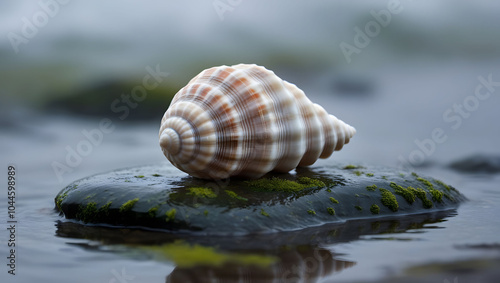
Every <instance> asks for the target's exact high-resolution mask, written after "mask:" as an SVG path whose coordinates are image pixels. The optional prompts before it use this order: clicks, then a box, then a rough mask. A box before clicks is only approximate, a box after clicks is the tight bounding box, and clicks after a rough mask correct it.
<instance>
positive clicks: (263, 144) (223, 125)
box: [160, 64, 356, 179]
mask: <svg viewBox="0 0 500 283" xmlns="http://www.w3.org/2000/svg"><path fill="white" fill-rule="evenodd" d="M355 133H356V130H355V129H354V128H353V127H351V126H349V125H347V124H346V123H344V122H343V121H341V120H339V119H337V118H336V117H335V116H333V115H329V114H328V113H327V112H326V111H325V110H324V109H323V108H322V107H321V106H319V105H318V104H315V103H312V102H311V101H310V100H309V99H308V98H307V97H306V95H305V94H304V92H303V91H302V90H300V89H299V88H298V87H296V86H295V85H293V84H291V83H288V82H286V81H284V80H282V79H280V78H279V77H278V76H276V75H275V74H274V73H273V72H272V71H270V70H267V69H266V68H264V67H260V66H257V65H253V64H252V65H247V64H239V65H234V66H230V67H228V66H220V67H213V68H210V69H206V70H204V71H202V72H201V73H200V74H198V75H197V76H196V77H194V78H193V79H191V81H190V82H189V83H188V84H187V85H186V86H185V87H183V88H182V89H181V90H179V92H177V94H176V95H175V96H174V98H173V100H172V102H171V104H170V107H169V108H168V109H167V111H166V112H165V115H164V116H163V118H162V120H161V128H160V146H161V148H162V151H163V154H165V156H166V157H167V158H168V160H170V162H172V164H173V165H175V166H176V167H177V168H179V169H180V170H182V171H184V172H186V173H188V174H190V175H192V176H194V177H198V178H202V179H225V178H229V177H231V176H238V177H247V178H259V177H261V176H263V175H264V174H266V173H268V172H270V171H278V172H288V171H290V170H292V169H294V168H296V167H297V166H307V165H311V164H313V163H314V162H316V160H317V159H318V158H327V157H329V156H330V155H331V154H332V153H333V151H334V150H340V149H341V148H342V146H343V145H344V144H346V143H348V142H349V139H350V138H351V137H352V136H353V135H354V134H355Z"/></svg>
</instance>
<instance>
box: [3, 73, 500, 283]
mask: <svg viewBox="0 0 500 283" xmlns="http://www.w3.org/2000/svg"><path fill="white" fill-rule="evenodd" d="M490 64H491V63H485V64H484V65H482V66H477V70H478V71H477V72H475V70H474V68H468V69H467V70H466V71H463V72H457V76H458V77H464V78H466V77H471V78H469V80H468V81H467V82H466V83H464V84H465V85H466V86H462V87H461V86H457V85H448V86H447V85H446V83H445V82H443V86H440V88H442V90H443V92H449V91H453V90H452V89H462V93H464V95H465V94H467V93H470V92H471V91H473V86H474V80H475V75H474V74H477V73H479V74H484V73H487V71H485V70H488V69H489V68H490V66H491V65H490ZM451 69H455V70H456V66H453V65H450V66H445V67H443V69H442V70H435V72H436V73H439V72H444V71H449V70H451ZM479 70H480V71H479ZM414 72H416V71H414ZM425 75H428V76H429V77H432V74H425V70H422V72H421V73H418V72H417V73H416V74H415V73H414V74H411V75H410V74H404V73H403V74H402V73H401V72H399V73H397V74H396V73H394V72H392V73H391V70H390V69H387V70H385V71H384V72H381V74H379V75H378V76H380V77H392V78H394V77H397V76H399V78H398V80H397V82H396V83H393V84H389V83H380V84H381V85H382V87H379V88H377V94H374V95H376V96H374V97H372V98H367V99H368V100H369V101H370V103H368V102H367V101H366V100H367V99H361V100H360V99H353V98H342V97H336V98H335V101H336V103H335V104H329V103H328V101H329V100H330V98H329V96H328V94H327V89H328V87H327V86H326V84H318V83H316V84H315V86H316V89H317V92H316V94H315V95H310V96H311V99H312V100H313V101H316V102H320V103H322V104H323V105H326V106H325V107H326V108H328V110H329V111H330V112H335V114H336V115H337V116H338V117H341V118H342V119H343V120H345V121H347V122H349V123H352V124H354V125H355V126H356V127H357V130H358V134H357V135H356V136H355V137H354V139H353V140H352V142H351V143H350V144H348V145H347V146H345V147H344V149H343V150H342V151H341V152H338V153H336V154H334V156H333V157H332V158H330V159H328V160H325V161H320V162H322V163H325V162H326V163H335V162H350V163H366V164H384V165H390V166H393V167H398V166H399V165H400V164H399V163H400V162H399V160H398V155H403V156H404V155H408V154H409V153H410V152H412V151H413V150H415V148H417V147H416V145H415V144H414V143H413V140H414V139H424V138H427V137H429V133H430V131H432V129H433V128H434V127H442V128H443V129H445V127H446V126H447V125H446V123H443V122H439V121H442V120H440V118H439V114H440V113H442V112H443V109H446V108H447V107H449V105H450V104H451V103H453V101H454V99H455V101H456V99H457V98H456V97H454V98H448V99H447V98H446V97H440V98H439V99H437V98H435V99H434V100H433V94H432V91H431V90H433V89H435V88H436V85H432V84H430V87H428V89H427V91H425V89H424V88H423V87H421V88H420V92H421V94H420V95H421V96H420V97H419V98H418V99H416V100H414V101H412V102H411V104H407V103H408V102H407V101H406V100H402V99H401V100H398V99H397V97H398V93H400V92H399V88H403V87H404V88H405V89H407V90H408V89H409V90H410V92H411V86H409V84H410V83H409V82H411V80H410V79H411V78H414V77H415V76H417V77H420V78H421V79H420V80H422V77H425ZM322 87H323V88H322ZM303 88H308V86H307V85H306V86H304V87H303ZM412 95H413V96H412ZM415 95H416V94H411V93H410V94H408V95H406V96H405V97H406V98H408V99H411V97H414V96H415ZM424 95H425V97H424ZM459 99H460V100H461V99H462V98H459ZM420 100H422V101H429V100H433V101H434V103H432V104H429V106H427V108H426V110H425V113H423V112H422V110H421V109H420V106H419V105H420V103H423V102H419V101H420ZM409 105H412V106H411V107H410V106H409ZM497 105H498V97H492V98H491V99H490V101H489V102H488V103H487V104H486V103H483V104H481V105H480V107H481V108H480V109H481V110H480V111H477V112H474V117H471V118H470V119H468V120H467V121H466V123H465V122H464V125H463V127H461V128H460V129H457V130H451V129H450V128H446V130H447V131H448V133H449V139H448V141H447V142H445V143H443V144H440V145H439V146H438V147H436V149H435V153H434V154H432V155H430V156H428V157H426V162H425V163H424V165H426V166H420V167H415V168H413V170H414V171H416V172H418V173H421V174H423V175H429V176H432V177H435V178H438V179H442V180H444V181H445V182H447V183H450V184H452V185H453V186H455V187H456V188H457V189H458V190H460V191H461V192H462V193H463V194H465V196H466V197H467V198H468V199H469V201H467V202H465V203H464V204H462V205H461V206H460V207H459V208H458V209H457V210H456V211H451V212H449V213H446V214H439V215H423V216H419V217H416V216H409V217H402V218H399V219H397V218H396V219H374V220H373V221H365V222H359V221H358V222H356V221H353V222H348V223H346V224H345V225H340V226H339V225H337V226H335V225H333V226H324V227H320V228H315V229H313V230H310V229H308V230H305V231H299V232H296V233H289V234H278V235H274V236H272V237H265V238H264V239H259V238H255V239H235V238H231V239H223V240H221V239H218V240H217V241H215V242H214V241H211V240H209V239H185V241H186V242H187V243H192V244H195V243H197V244H200V245H203V246H212V245H215V246H216V251H218V252H221V253H229V254H246V253H254V254H255V253H256V254H259V255H266V256H271V257H275V258H277V259H278V261H277V263H275V265H272V266H271V267H267V269H266V268H264V269H262V268H260V267H255V266H248V265H244V264H240V265H238V263H231V262H226V263H224V264H223V265H222V266H217V267H207V266H205V267H186V266H182V265H181V266H178V265H177V266H176V260H172V258H171V257H169V254H168V253H167V255H165V254H161V253H155V252H153V253H151V252H145V251H144V246H151V245H156V246H157V245H162V244H168V243H172V241H175V240H176V239H178V237H177V236H172V235H167V234H164V233H157V232H145V231H139V230H135V229H117V228H105V227H95V226H86V225H82V224H80V223H76V222H71V221H67V220H65V219H64V218H63V217H61V216H59V215H58V214H57V213H56V212H55V211H54V210H53V207H54V201H53V198H54V197H55V195H56V194H57V193H58V192H59V190H60V189H62V188H63V187H64V186H66V185H67V184H69V183H70V182H72V181H74V180H76V179H79V178H83V177H85V176H88V175H91V174H97V173H101V172H105V171H110V170H113V169H118V168H123V167H131V166H138V165H144V164H151V163H156V162H161V161H164V157H163V156H162V154H161V152H160V150H159V148H158V145H157V130H158V123H132V122H128V123H115V124H114V125H115V126H116V127H115V129H114V131H113V132H112V133H109V134H106V135H104V137H103V141H102V143H100V144H99V145H97V146H94V147H93V149H92V151H91V152H90V153H89V154H88V156H83V157H82V161H81V164H79V165H78V166H76V167H74V168H72V169H73V171H72V172H70V173H65V174H63V176H62V180H61V181H59V179H58V178H57V176H56V174H55V173H54V171H53V169H52V167H51V164H52V162H53V161H57V162H61V163H64V162H65V157H66V155H67V149H65V147H66V146H70V147H72V148H75V147H76V146H77V145H78V144H79V142H81V141H82V140H83V139H84V136H83V135H82V133H81V131H82V130H83V129H88V130H90V129H93V128H95V127H96V125H98V123H99V121H100V120H99V119H81V118H71V117H67V116H54V115H42V114H36V113H32V112H27V113H24V114H23V115H20V116H19V117H18V119H16V120H10V124H4V126H3V128H2V136H1V142H2V147H1V148H0V151H1V156H2V163H3V164H2V166H3V168H4V173H2V174H3V179H4V180H6V174H7V169H6V168H7V164H13V165H14V166H15V167H16V176H17V178H18V183H17V193H18V194H17V199H16V219H17V220H18V223H17V224H16V225H17V226H16V243H17V244H18V246H17V250H16V251H17V254H16V256H17V258H16V259H17V260H16V276H11V275H9V274H7V269H6V267H5V265H4V267H3V271H2V273H1V275H0V276H1V278H2V282H6V281H4V280H5V279H8V280H9V281H7V282H28V281H35V280H36V281H39V282H61V281H67V280H71V281H72V282H164V281H165V280H167V281H168V282H206V280H207V279H215V278H218V279H220V280H223V279H228V280H229V282H232V281H231V280H233V281H235V282H236V281H237V280H238V279H241V278H246V280H251V279H252V280H254V281H257V282H265V281H266V280H268V281H269V282H271V281H272V280H275V281H274V282H280V280H282V279H283V280H284V279H286V280H288V281H286V280H285V281H281V282H295V281H293V280H295V279H297V278H300V279H301V280H304V282H323V281H326V282H329V281H335V282H338V281H340V282H354V281H363V282H366V281H385V280H395V281H398V280H403V279H404V280H409V281H411V280H417V281H418V280H423V279H422V278H426V279H429V278H431V279H432V280H434V281H435V282H446V281H445V280H449V282H452V280H453V279H454V278H458V282H468V281H470V282H472V281H474V280H477V278H480V279H481V280H483V282H492V280H493V279H492V278H495V276H498V271H495V270H498V268H497V267H498V258H499V257H500V249H499V248H498V244H499V242H500V239H499V237H498V235H500V218H498V215H499V214H500V188H499V184H500V175H499V174H479V173H469V174H466V173H461V172H460V173H459V172H456V171H453V170H451V169H449V168H448V167H447V166H446V165H447V164H448V162H449V161H451V160H456V159H458V158H462V157H466V156H468V155H470V154H473V153H475V152H485V153H490V154H494V153H498V147H497V145H498V144H499V142H500V133H499V131H498V126H497V125H495V123H492V122H489V124H488V125H489V127H488V128H489V130H488V131H485V130H482V131H481V134H480V136H478V138H475V136H474V135H475V134H476V133H477V131H478V128H479V127H482V126H483V123H484V121H486V120H489V119H496V121H498V120H499V119H498V118H499V116H498V115H499V114H498V112H497V111H496V109H497ZM373 108H375V109H377V108H378V110H372V109H373ZM380 109H382V110H380ZM403 109H404V110H403ZM390 110H391V111H390ZM401 112H405V115H406V116H408V117H417V119H416V120H415V119H413V118H412V119H408V120H404V119H397V120H395V119H394V118H393V117H392V118H391V115H401V114H402V113H401ZM359 113H362V114H359ZM378 114H380V115H378ZM436 115H437V117H438V118H436ZM370 117H376V118H377V119H374V118H372V119H370ZM419 119H421V120H423V121H420V122H419V121H418V120H419ZM433 121H438V123H436V124H434V123H433ZM392 129H397V130H392ZM474 143H477V145H474ZM4 193H5V191H4ZM0 211H4V212H6V211H7V207H6V195H5V194H4V195H3V196H2V202H1V204H0ZM8 236H9V235H8V234H7V233H6V230H5V229H3V231H2V234H1V237H2V238H1V240H2V245H1V247H2V255H5V254H6V252H7V248H6V240H7V239H8ZM293 239H296V240H297V239H300V241H298V240H297V241H294V240H293ZM186 242H185V243H186ZM259 243H260V244H259ZM170 256H171V255H170ZM483 260H486V261H483ZM463 262H465V263H463ZM478 262H479V263H478ZM437 263H441V264H442V265H436V264H437ZM426 264H433V265H434V266H441V267H440V268H437V269H436V268H434V269H433V268H426V267H425V266H424V267H422V266H423V265H426ZM464 265H465V267H463V266H464ZM443 266H444V267H443ZM415 270H417V271H415ZM419 276H424V277H419ZM474 276H476V277H474ZM120 280H122V281H120ZM186 280H187V281H186ZM189 280H190V281H189ZM476 282H479V281H476Z"/></svg>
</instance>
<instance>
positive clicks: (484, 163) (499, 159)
mask: <svg viewBox="0 0 500 283" xmlns="http://www.w3.org/2000/svg"><path fill="white" fill-rule="evenodd" d="M449 167H450V168H452V169H454V170H456V171H460V172H467V173H498V172H500V156H498V155H486V154H476V155H472V156H469V157H466V158H463V159H460V160H457V161H455V162H452V163H450V165H449Z"/></svg>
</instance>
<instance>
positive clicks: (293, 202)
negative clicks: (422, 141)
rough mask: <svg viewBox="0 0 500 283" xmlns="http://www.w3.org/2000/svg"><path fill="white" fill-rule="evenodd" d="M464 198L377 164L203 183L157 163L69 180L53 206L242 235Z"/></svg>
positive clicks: (80, 215)
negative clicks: (373, 165) (71, 182)
mask: <svg viewBox="0 0 500 283" xmlns="http://www.w3.org/2000/svg"><path fill="white" fill-rule="evenodd" d="M464 199H465V197H464V196H463V195H461V194H460V193H459V192H458V191H457V190H456V189H455V188H453V187H452V186H448V185H446V184H444V183H443V182H441V181H439V180H435V179H432V178H426V177H420V176H418V175H417V174H415V173H409V172H399V171H395V170H393V169H387V168H380V167H363V166H354V165H344V166H317V167H313V168H299V169H297V171H296V174H276V173H270V174H268V175H266V176H264V177H263V178H261V179H257V180H241V179H230V180H222V181H206V180H200V179H196V178H192V177H190V176H188V175H186V174H184V173H182V172H180V171H179V170H177V169H175V168H174V167H172V166H171V165H170V164H162V165H152V166H144V167H137V168H131V169H124V170H118V171H114V172H109V173H105V174H99V175H95V176H91V177H88V178H85V179H82V180H79V181H76V182H74V183H73V184H70V185H69V186H67V187H66V188H64V189H63V190H62V191H61V192H60V193H59V194H58V195H57V196H56V198H55V203H56V209H57V210H59V211H60V212H61V213H62V214H64V216H65V217H66V218H68V219H76V220H79V221H82V222H84V223H95V224H106V225H115V226H129V227H144V228H155V229H162V230H167V231H175V232H180V233H189V234H201V235H245V234H252V233H269V232H277V231H290V230H297V229H303V228H307V227H313V226H319V225H323V224H326V223H342V222H345V221H346V220H349V219H363V218H377V217H386V216H405V215H410V214H419V213H426V212H434V211H443V210H449V209H453V208H456V207H457V206H458V204H459V203H460V202H461V201H463V200H464Z"/></svg>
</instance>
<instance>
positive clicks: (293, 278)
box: [56, 211, 455, 282]
mask: <svg viewBox="0 0 500 283" xmlns="http://www.w3.org/2000/svg"><path fill="white" fill-rule="evenodd" d="M454 214H455V211H447V212H439V213H432V214H421V215H414V216H407V217H401V218H393V219H390V218H384V219H380V218H379V219H376V220H367V219H365V220H353V221H348V222H346V223H343V224H335V225H325V226H321V227H315V228H310V229H303V230H300V231H294V232H282V233H273V234H260V235H249V236H241V237H202V236H189V235H186V234H171V233H165V232H161V231H146V230H140V229H132V228H130V229H125V228H112V227H100V226H87V225H82V224H78V223H74V222H61V221H59V222H58V223H57V225H56V226H57V231H56V235H57V236H59V237H64V238H79V239H87V240H91V241H93V244H92V243H90V242H89V243H87V244H81V243H78V246H80V247H82V248H84V249H87V250H89V251H92V252H96V251H107V252H109V251H113V252H117V253H120V252H122V255H123V256H127V257H133V258H134V259H138V260H144V259H148V260H157V261H166V262H169V263H173V264H174V265H175V266H176V267H175V269H174V270H173V271H172V272H171V273H170V274H168V275H167V278H166V281H167V282H317V281H320V280H321V279H322V278H324V277H325V276H328V275H331V274H333V273H335V272H340V271H342V270H343V269H346V268H351V267H353V266H355V264H356V263H355V262H352V261H347V260H344V259H343V258H345V255H342V256H340V255H337V254H335V253H334V252H333V250H334V248H335V244H336V243H342V242H349V241H353V240H357V239H359V238H360V237H361V236H363V235H380V234H389V233H390V234H396V233H404V232H407V231H408V230H415V231H412V232H413V235H415V234H414V232H419V230H420V229H422V228H423V227H424V225H425V229H433V228H439V225H436V224H434V225H427V224H430V223H439V222H442V221H445V220H443V219H444V218H445V217H449V216H451V215H454ZM380 238H381V239H387V237H380ZM390 238H391V239H395V238H397V237H394V235H391V236H390ZM374 239H375V238H374ZM401 239H405V240H409V241H411V240H412V239H411V238H405V237H401ZM96 242H97V243H98V244H97V246H96V245H95V243H96Z"/></svg>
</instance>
